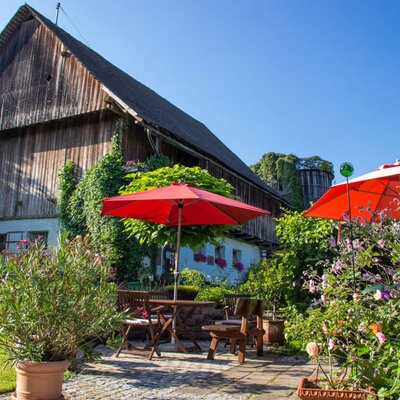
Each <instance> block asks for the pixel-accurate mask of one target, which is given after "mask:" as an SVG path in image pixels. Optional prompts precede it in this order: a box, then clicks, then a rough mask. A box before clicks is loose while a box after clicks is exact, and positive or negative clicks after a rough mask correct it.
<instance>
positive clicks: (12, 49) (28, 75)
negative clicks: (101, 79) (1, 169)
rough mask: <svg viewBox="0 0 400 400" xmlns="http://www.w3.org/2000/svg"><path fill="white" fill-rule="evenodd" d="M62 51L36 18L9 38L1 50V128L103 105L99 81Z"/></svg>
mask: <svg viewBox="0 0 400 400" xmlns="http://www.w3.org/2000/svg"><path fill="white" fill-rule="evenodd" d="M64 50H65V49H64V48H63V45H62V43H61V42H60V41H59V40H58V39H57V38H56V37H55V36H54V35H53V34H52V33H51V32H50V31H49V30H48V29H47V28H45V27H44V26H43V25H42V24H40V23H39V22H38V21H37V20H36V19H31V20H29V21H26V22H24V23H23V24H22V25H21V27H20V28H19V30H18V31H17V32H16V33H15V34H14V35H13V36H12V37H11V38H10V40H9V41H8V42H7V43H6V45H5V46H4V47H3V49H2V50H1V53H0V130H2V129H10V128H14V127H21V126H26V125H31V124H35V123H38V122H44V121H49V120H54V119H58V118H64V117H67V116H72V115H78V114H83V113H87V112H90V111H94V110H99V109H102V108H104V96H105V93H104V92H103V91H102V90H101V88H100V84H99V83H98V82H97V81H96V80H95V79H94V78H93V77H92V76H91V75H90V74H89V72H88V71H87V70H86V69H85V68H84V67H83V66H82V65H81V64H80V63H79V62H78V61H77V60H76V58H75V57H74V56H72V55H71V54H69V53H65V51H64ZM63 52H64V53H63ZM62 53H63V54H64V55H62ZM65 54H66V56H65Z"/></svg>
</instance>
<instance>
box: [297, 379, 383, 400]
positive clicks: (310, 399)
mask: <svg viewBox="0 0 400 400" xmlns="http://www.w3.org/2000/svg"><path fill="white" fill-rule="evenodd" d="M297 396H299V397H300V398H301V399H302V400H328V399H329V400H330V399H347V400H377V397H376V394H375V393H373V392H370V391H364V390H338V389H322V388H321V387H320V386H318V385H317V384H316V383H315V382H313V381H311V380H309V379H307V378H303V379H302V380H301V381H300V383H299V386H298V387H297Z"/></svg>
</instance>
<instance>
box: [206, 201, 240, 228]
mask: <svg viewBox="0 0 400 400" xmlns="http://www.w3.org/2000/svg"><path fill="white" fill-rule="evenodd" d="M208 204H209V205H210V206H212V207H214V208H215V209H217V210H218V211H219V212H221V213H222V214H224V215H225V216H226V217H228V218H230V219H231V220H233V221H235V223H236V224H240V222H238V221H237V220H236V219H235V218H233V217H232V216H230V215H229V214H227V213H226V212H225V211H223V210H221V209H220V208H218V207H217V206H216V205H215V204H214V203H211V202H210V201H209V202H208Z"/></svg>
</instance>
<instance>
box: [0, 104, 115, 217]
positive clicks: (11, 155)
mask: <svg viewBox="0 0 400 400" xmlns="http://www.w3.org/2000/svg"><path fill="white" fill-rule="evenodd" d="M114 126H115V115H114V114H112V113H110V112H97V113H93V114H88V115H86V116H84V117H82V116H81V117H76V118H69V119H65V120H60V121H54V122H49V123H46V124H40V125H34V126H29V127H25V128H23V129H18V130H13V131H7V134H6V135H5V134H4V133H3V134H0V160H1V169H0V219H8V218H30V217H33V218H36V217H42V218H43V217H54V216H56V215H57V207H56V203H55V201H54V200H55V198H56V196H57V192H58V173H59V171H60V169H61V167H62V166H63V165H64V164H65V162H66V161H67V160H72V161H74V162H75V163H76V164H77V165H78V168H79V172H80V174H82V173H83V171H84V170H86V169H88V168H90V167H91V166H92V165H94V164H95V163H96V161H97V160H98V159H99V158H100V157H102V156H103V155H104V154H106V153H107V152H108V151H110V149H111V136H112V132H113V130H114Z"/></svg>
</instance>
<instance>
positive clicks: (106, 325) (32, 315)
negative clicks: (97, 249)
mask: <svg viewBox="0 0 400 400" xmlns="http://www.w3.org/2000/svg"><path fill="white" fill-rule="evenodd" d="M91 249H92V246H91V244H90V239H89V238H88V237H85V238H82V237H76V238H75V239H73V240H67V239H66V237H65V236H63V237H61V238H60V241H59V246H58V248H57V249H56V250H54V251H48V250H46V249H45V247H44V245H43V244H42V243H28V242H27V241H24V243H21V247H20V252H19V253H18V254H4V256H3V257H2V258H0V348H1V350H2V351H3V352H5V353H6V354H7V355H8V357H9V360H10V361H12V362H13V363H14V364H15V365H16V371H17V389H16V392H15V393H14V394H13V397H14V398H17V399H48V400H53V399H54V400H55V399H60V398H62V396H61V389H62V380H63V374H64V371H65V370H66V368H67V367H68V365H69V362H70V360H71V359H73V358H74V357H76V355H77V353H78V351H79V350H81V349H82V348H85V347H86V348H87V347H88V345H89V344H90V342H91V341H93V340H95V339H97V338H99V337H100V338H101V337H104V336H105V335H107V334H109V333H110V332H113V331H114V330H115V329H116V328H117V327H118V326H119V323H120V321H121V316H120V315H119V314H118V313H117V312H116V311H115V303H116V286H115V284H114V283H112V282H110V281H109V279H108V278H109V276H108V274H109V268H108V267H107V265H106V263H105V262H104V259H103V257H102V256H100V255H99V254H95V253H93V252H92V250H91Z"/></svg>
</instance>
